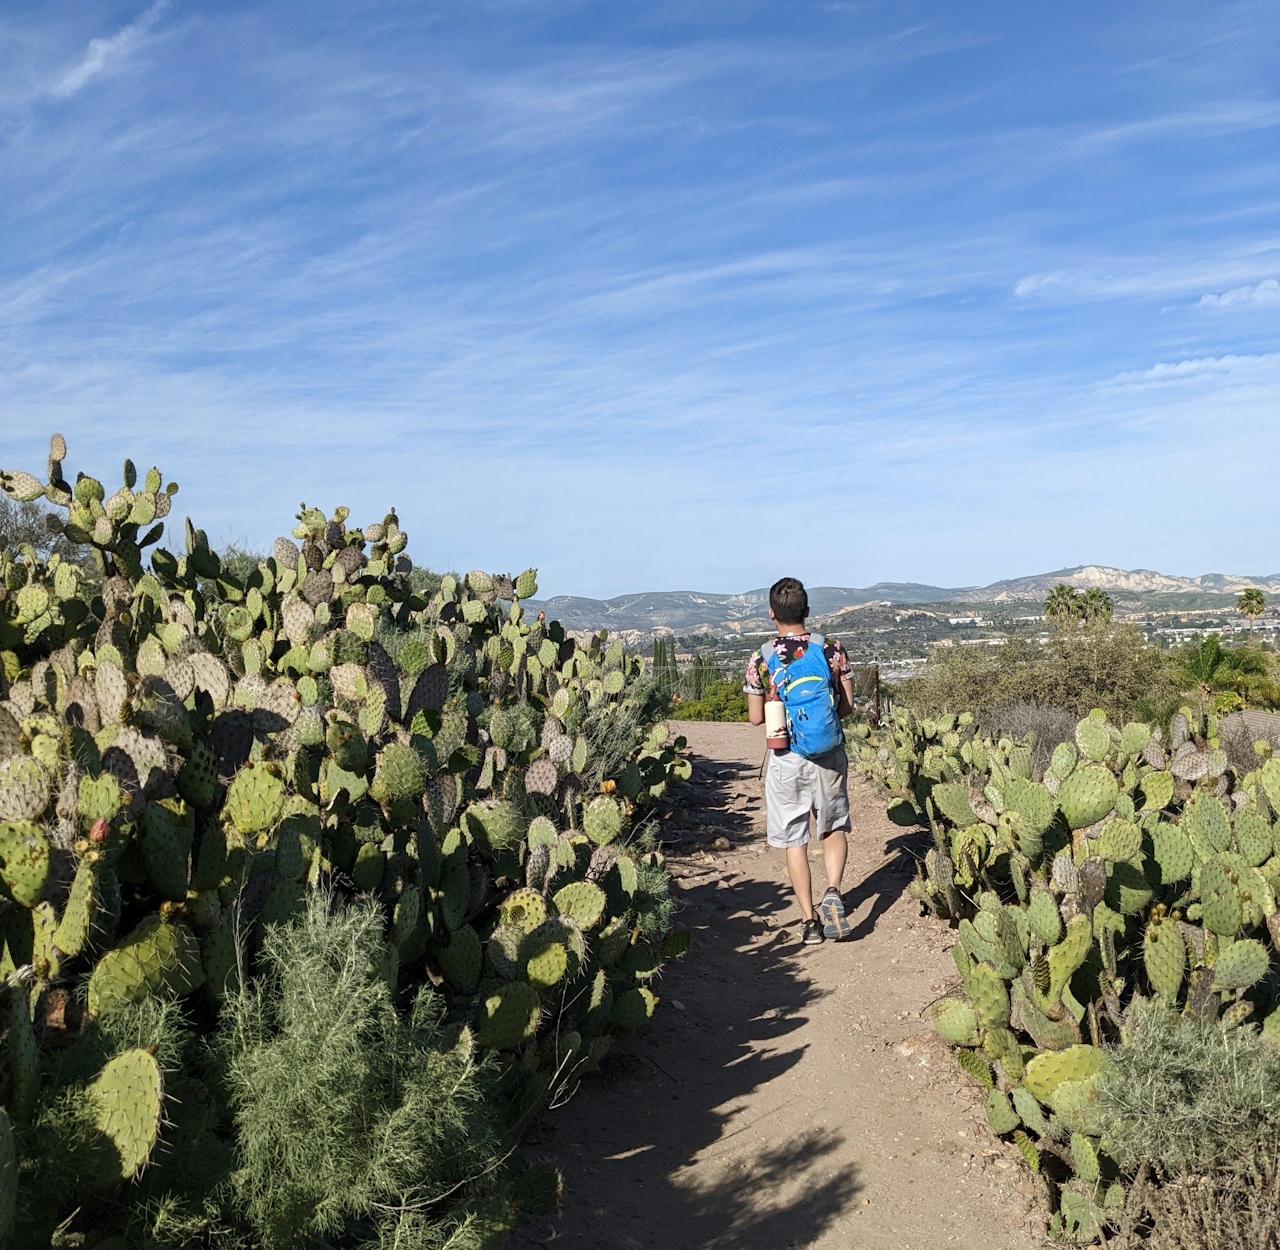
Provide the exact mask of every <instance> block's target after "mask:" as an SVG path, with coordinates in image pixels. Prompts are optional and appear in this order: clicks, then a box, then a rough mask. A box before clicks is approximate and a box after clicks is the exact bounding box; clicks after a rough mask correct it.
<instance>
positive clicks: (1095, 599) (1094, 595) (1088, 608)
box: [1083, 586, 1115, 624]
mask: <svg viewBox="0 0 1280 1250" xmlns="http://www.w3.org/2000/svg"><path fill="white" fill-rule="evenodd" d="M1114 611H1115V604H1113V603H1112V602H1111V596H1110V595H1109V594H1107V592H1106V591H1105V590H1099V589H1098V588H1097V587H1096V586H1095V587H1093V589H1091V590H1089V591H1087V592H1086V593H1085V596H1084V604H1083V614H1084V619H1085V620H1086V621H1087V622H1089V623H1090V624H1093V623H1094V622H1095V621H1109V620H1110V619H1111V616H1112V613H1113V612H1114Z"/></svg>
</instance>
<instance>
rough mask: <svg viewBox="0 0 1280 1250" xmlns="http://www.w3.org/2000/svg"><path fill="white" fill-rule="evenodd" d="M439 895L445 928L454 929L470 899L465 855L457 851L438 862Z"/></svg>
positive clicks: (459, 922) (469, 884) (463, 914)
mask: <svg viewBox="0 0 1280 1250" xmlns="http://www.w3.org/2000/svg"><path fill="white" fill-rule="evenodd" d="M440 896H441V909H442V911H443V914H444V923H445V928H447V929H450V930H453V929H456V928H457V927H458V926H459V925H460V924H462V918H463V917H464V916H465V915H466V914H467V904H468V903H469V902H470V901H471V876H470V874H469V873H468V872H467V861H466V857H465V856H464V855H462V854H461V853H459V852H455V853H454V854H452V855H446V856H445V857H444V859H443V860H442V862H441V864H440Z"/></svg>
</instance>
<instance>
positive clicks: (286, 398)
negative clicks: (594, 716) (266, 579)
mask: <svg viewBox="0 0 1280 1250" xmlns="http://www.w3.org/2000/svg"><path fill="white" fill-rule="evenodd" d="M1278 45H1280V8H1277V6H1276V5H1275V3H1274V0H1269V2H1259V3H1230V2H1223V3H1215V4H1213V5H1204V4H1203V3H1196V4H1191V3H1182V2H1180V0H1173V2H1163V3H1159V4H1156V3H1131V4H1126V5H1114V4H1101V3H1093V2H1082V3H1078V4H1075V5H1069V6H1049V5H1046V4H1039V3H1033V4H1027V3H1026V2H1025V0H1022V2H1021V3H1017V4H1014V3H1004V2H1002V0H984V2H983V3H963V2H957V0H948V2H946V3H943V2H941V0H933V2H929V3H912V2H910V0H905V2H899V3H894V4H874V3H821V4H819V3H800V2H793V3H786V2H780V3H772V4H766V3H749V2H742V3H736V4H724V3H716V2H715V0H699V2H698V3H675V2H670V3H667V2H663V0H655V2H653V3H644V2H641V3H632V4H618V3H570V2H567V0H566V2H556V0H544V2H539V0H525V2H523V3H515V2H499V0H467V2H466V3H457V4H446V3H432V2H430V0H412V2H405V3H375V2H373V0H368V2H364V3H360V2H356V0H348V2H347V3H337V2H334V0H307V2H306V3H300V2H298V3H245V2H237V0H221V2H220V3H217V4H213V3H207V2H206V3H196V2H195V0H169V2H168V3H166V2H165V0H160V3H156V4H153V5H151V6H150V7H148V6H147V5H146V4H145V3H134V4H124V3H116V2H111V3H108V2H106V0H102V2H88V0H58V3H56V4H55V3H40V4H37V3H29V2H26V0H9V2H8V3H6V4H5V5H4V6H3V7H2V8H0V463H3V464H5V465H6V467H28V468H33V469H38V468H39V467H40V466H41V465H42V464H43V458H44V454H45V447H46V446H47V438H48V434H49V433H50V432H51V431H52V430H54V429H57V430H60V431H62V432H63V433H64V434H66V436H67V438H68V441H69V443H70V445H71V456H70V458H69V461H68V466H69V467H70V468H83V469H85V470H86V471H91V472H96V473H101V474H109V475H111V476H112V477H114V475H115V474H116V473H117V472H118V470H117V468H116V465H117V464H118V463H119V461H120V460H121V458H122V457H123V456H124V455H126V454H129V455H132V456H133V457H134V458H135V459H136V460H138V461H139V462H140V463H145V464H151V463H158V464H159V465H160V466H161V468H162V469H164V470H165V472H166V474H168V475H170V476H173V477H176V478H177V479H178V481H179V482H180V483H181V484H182V486H183V491H182V494H181V495H180V496H179V499H178V503H179V504H180V505H183V506H182V507H181V508H180V511H183V512H189V513H190V514H191V515H192V516H193V518H194V519H196V521H197V522H198V523H200V524H203V525H204V526H205V527H206V528H207V529H208V530H209V532H210V534H211V535H213V536H217V537H220V538H223V539H226V538H243V539H246V540H248V541H249V542H251V543H255V544H265V543H266V542H268V541H269V540H270V538H271V537H272V536H273V535H275V534H276V533H280V532H284V530H285V529H286V528H287V526H288V525H289V524H290V523H291V517H292V513H293V511H295V510H296V505H297V502H298V501H299V500H302V499H305V500H306V501H307V502H308V503H314V504H318V505H320V506H323V507H326V508H331V507H333V506H335V505H336V504H338V503H346V504H348V505H349V506H351V507H352V509H353V513H354V516H355V517H356V518H357V519H361V520H367V519H376V518H379V517H380V516H381V514H382V512H383V511H384V510H385V508H386V506H387V505H389V504H392V503H394V504H395V505H396V507H397V508H398V510H399V513H400V516H401V519H402V521H403V522H404V524H405V527H406V528H407V529H408V530H409V533H410V552H411V554H413V555H414V556H415V558H416V559H418V560H419V561H420V562H423V563H427V564H429V565H431V566H433V567H446V566H451V567H460V568H470V567H477V566H479V567H485V568H494V569H506V568H510V569H513V570H515V569H518V568H521V567H523V566H524V565H526V564H530V563H533V564H537V565H539V566H540V567H541V569H542V577H541V589H542V592H543V593H552V594H554V593H577V594H593V595H607V594H616V593H620V592H624V591H636V590H648V589H691V588H696V589H702V590H709V591H736V590H743V589H746V588H748V587H752V586H759V585H762V584H767V583H769V582H770V581H772V580H773V579H774V578H775V577H776V576H780V575H782V574H783V573H795V574H797V575H798V576H801V577H803V578H805V579H806V580H808V581H810V582H814V583H826V584H843V585H866V584H869V583H871V582H874V581H877V580H881V579H888V580H916V581H929V582H936V583H941V584H946V585H960V584H972V583H980V582H986V581H990V580H993V579H995V578H998V577H1004V576H1015V575H1019V574H1024V573H1030V572H1040V571H1045V570H1048V569H1051V568H1057V567H1061V566H1066V565H1073V564H1078V563H1090V562H1096V563H1107V564H1116V565H1121V566H1124V567H1140V566H1141V567H1150V568H1158V569H1160V570H1162V571H1165V572H1170V573H1182V574H1196V573H1203V572H1209V571H1231V572H1246V573H1255V574H1265V573H1274V572H1276V571H1277V569H1278V568H1280V558H1277V556H1276V549H1275V534H1276V523H1277V520H1280V518H1278V516H1277V505H1276V498H1277V493H1276V489H1275V483H1276V478H1277V471H1278V470H1280V438H1278V437H1277V435H1278V433H1280V341H1278V336H1277V331H1278V330H1280V211H1278V210H1280V177H1278V175H1280V75H1277V72H1276V66H1277V64H1280V56H1278V53H1280V47H1278Z"/></svg>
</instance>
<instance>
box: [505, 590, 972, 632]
mask: <svg viewBox="0 0 1280 1250" xmlns="http://www.w3.org/2000/svg"><path fill="white" fill-rule="evenodd" d="M962 593H963V591H961V590H957V589H954V588H948V587H945V586H922V585H920V584H919V583H917V582H878V583H877V584H876V585H874V586H866V587H862V588H855V587H848V586H812V587H810V588H809V609H810V611H811V612H812V613H813V615H814V616H825V615H827V614H829V613H831V612H836V611H838V610H839V609H840V608H847V607H855V606H857V605H859V604H863V603H878V602H886V601H887V602H891V603H939V602H941V601H943V600H945V599H947V598H948V597H949V596H951V595H955V594H962ZM525 607H526V609H529V610H532V611H544V612H546V614H547V619H548V620H557V621H560V622H561V623H562V624H563V625H564V626H565V627H566V628H568V629H609V630H612V631H622V630H638V631H640V632H641V633H648V632H654V631H666V630H673V631H675V632H676V633H679V634H698V633H716V634H719V633H724V632H733V633H751V632H752V631H754V630H764V629H768V628H769V590H768V587H764V588H762V589H760V590H748V591H747V592H746V593H745V594H741V595H710V594H702V593H700V592H698V591H693V590H654V591H647V592H645V593H643V594H638V595H618V596H616V597H615V598H613V599H584V598H580V597H579V596H577V595H556V596H555V597H554V598H551V599H530V600H528V601H527V602H526V603H525Z"/></svg>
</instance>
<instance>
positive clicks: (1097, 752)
mask: <svg viewBox="0 0 1280 1250" xmlns="http://www.w3.org/2000/svg"><path fill="white" fill-rule="evenodd" d="M1076 745H1077V746H1078V747H1079V748H1080V754H1081V755H1083V756H1084V757H1085V759H1089V760H1093V761H1094V762H1095V763H1098V764H1100V763H1101V762H1102V761H1103V760H1105V759H1106V758H1107V756H1108V755H1109V754H1110V753H1111V735H1110V734H1109V733H1107V726H1106V724H1105V723H1104V722H1101V721H1097V720H1094V718H1093V717H1092V716H1086V717H1085V718H1084V720H1082V721H1081V722H1080V723H1079V724H1078V725H1077V726H1076ZM1089 823H1090V824H1092V823H1093V822H1092V821H1090V822H1089Z"/></svg>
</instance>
